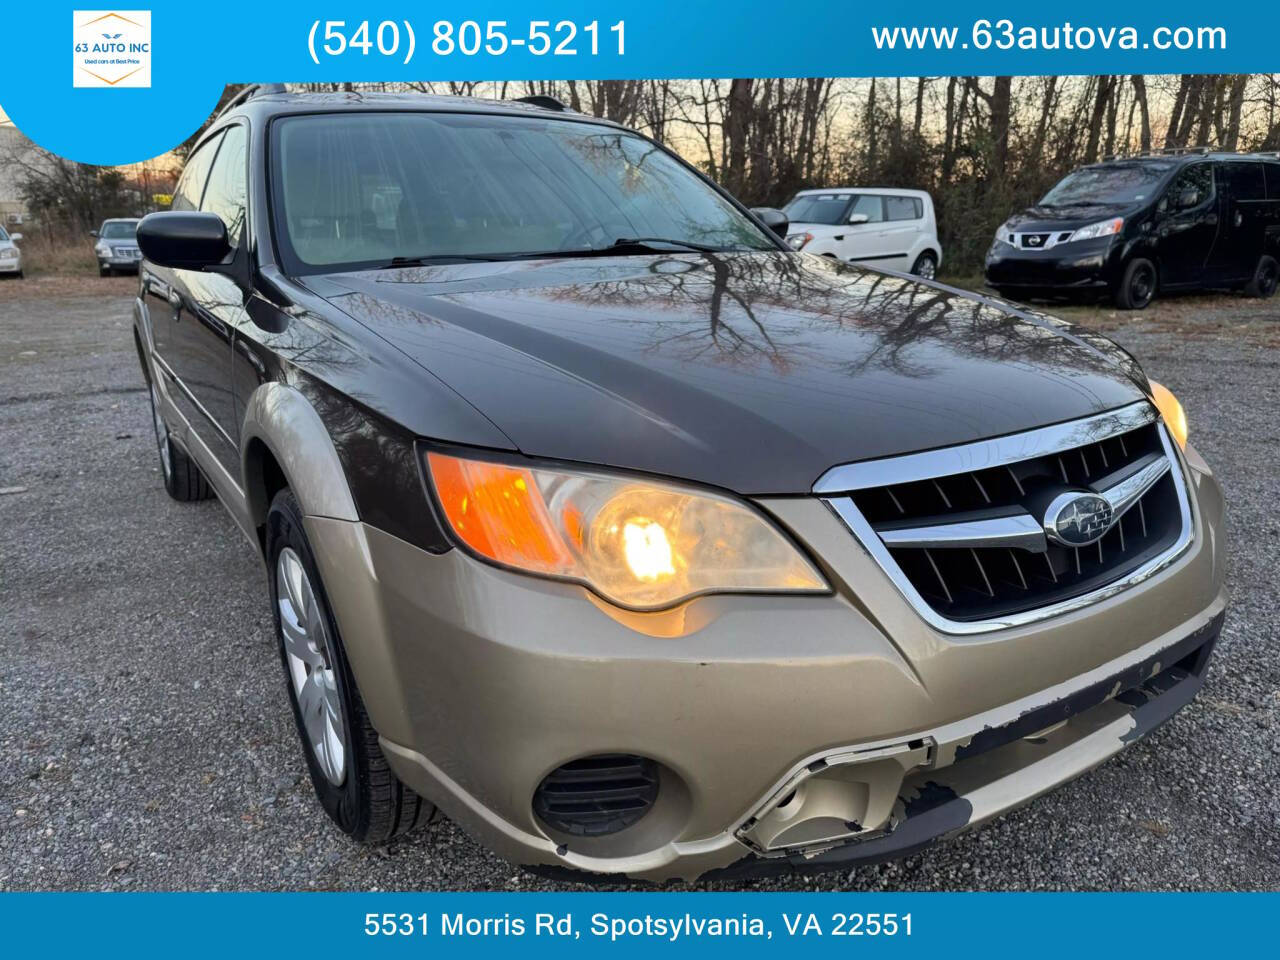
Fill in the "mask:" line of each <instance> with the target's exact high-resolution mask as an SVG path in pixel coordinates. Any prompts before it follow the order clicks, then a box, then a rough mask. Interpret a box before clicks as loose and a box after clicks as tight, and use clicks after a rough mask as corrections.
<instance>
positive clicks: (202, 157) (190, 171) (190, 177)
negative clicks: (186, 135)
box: [169, 134, 222, 210]
mask: <svg viewBox="0 0 1280 960" xmlns="http://www.w3.org/2000/svg"><path fill="white" fill-rule="evenodd" d="M221 139H222V135H221V134H217V135H216V136H214V137H213V138H212V139H210V140H206V141H205V142H204V143H202V144H201V145H200V146H199V147H198V148H197V149H196V152H195V153H193V154H192V155H191V156H190V157H188V158H187V164H186V166H185V167H183V168H182V176H181V177H179V178H178V185H177V186H176V187H175V188H174V190H173V203H172V204H170V206H169V209H170V210H199V209H200V196H201V195H202V194H203V193H204V184H205V180H207V179H208V177H209V167H210V165H211V164H212V163H213V156H214V154H215V153H217V152H218V141H219V140H221Z"/></svg>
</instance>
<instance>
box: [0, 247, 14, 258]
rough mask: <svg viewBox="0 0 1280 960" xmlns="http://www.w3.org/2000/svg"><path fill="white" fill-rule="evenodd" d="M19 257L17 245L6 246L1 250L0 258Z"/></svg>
mask: <svg viewBox="0 0 1280 960" xmlns="http://www.w3.org/2000/svg"><path fill="white" fill-rule="evenodd" d="M17 258H18V250H17V248H16V247H5V248H4V249H3V250H0V260H16V259H17Z"/></svg>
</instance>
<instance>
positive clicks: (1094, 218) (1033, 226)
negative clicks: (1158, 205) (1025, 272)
mask: <svg viewBox="0 0 1280 960" xmlns="http://www.w3.org/2000/svg"><path fill="white" fill-rule="evenodd" d="M1136 209H1138V208H1136V207H1135V206H1134V205H1132V204H1111V203H1097V204H1092V205H1091V206H1087V207H1078V206H1070V207H1028V208H1027V209H1026V210H1023V211H1022V212H1021V213H1015V214H1014V215H1013V216H1012V217H1010V218H1009V219H1008V220H1006V221H1005V226H1006V227H1008V228H1009V229H1010V230H1013V231H1014V232H1015V233H1035V232H1037V231H1040V230H1044V231H1048V232H1052V231H1054V230H1077V229H1079V228H1080V227H1087V226H1088V225H1089V224H1091V223H1097V222H1098V221H1099V220H1106V219H1108V218H1110V217H1124V216H1129V215H1130V214H1132V213H1133V212H1135V210H1136Z"/></svg>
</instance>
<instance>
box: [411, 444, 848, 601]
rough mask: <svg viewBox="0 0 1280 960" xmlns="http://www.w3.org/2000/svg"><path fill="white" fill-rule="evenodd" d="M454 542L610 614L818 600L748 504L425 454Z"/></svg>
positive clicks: (822, 587) (790, 548) (790, 547)
mask: <svg viewBox="0 0 1280 960" xmlns="http://www.w3.org/2000/svg"><path fill="white" fill-rule="evenodd" d="M426 461H427V473H428V474H429V476H430V477H431V483H432V486H433V487H434V489H435V494H436V499H437V501H438V503H439V505H440V508H441V511H442V512H443V514H444V517H445V520H446V521H447V522H448V524H449V526H450V528H451V529H452V530H453V533H454V536H455V537H456V538H457V539H458V540H459V541H460V542H461V543H462V545H463V546H465V547H466V548H467V549H469V550H470V551H471V552H472V553H473V554H475V555H476V556H477V557H479V558H480V559H481V560H485V561H488V562H490V563H494V564H497V565H499V566H503V567H508V568H511V569H514V570H519V571H521V572H523V573H530V574H534V575H536V576H541V577H551V578H554V579H558V580H571V581H575V582H577V583H581V584H583V585H585V586H587V587H589V588H590V589H591V590H593V591H595V592H596V593H598V594H599V595H600V596H602V597H604V598H605V599H606V600H609V601H611V602H613V603H615V604H618V605H619V606H623V607H628V608H631V609H637V610H654V609H660V608H663V607H670V606H672V605H674V604H677V603H679V602H681V601H682V600H687V599H689V598H690V597H695V596H698V595H699V594H705V593H826V592H828V590H829V588H828V587H827V584H826V581H825V580H823V578H822V575H821V574H820V573H818V571H817V570H816V569H815V568H814V566H813V564H812V563H810V562H809V560H808V559H807V558H806V557H805V556H804V555H803V554H802V553H801V552H800V551H799V549H798V548H797V547H796V546H795V545H794V544H793V543H791V541H790V540H788V539H787V538H786V537H785V536H783V534H782V533H781V532H780V531H779V530H778V529H777V528H776V527H775V526H773V524H772V523H770V522H769V521H768V520H766V519H765V518H764V517H763V516H762V515H760V514H759V513H757V512H756V511H755V510H754V509H753V508H751V507H750V506H748V505H747V504H746V503H744V502H741V501H738V500H734V499H732V498H730V497H726V496H721V495H720V494H715V493H711V492H709V491H694V490H691V489H689V488H686V487H682V486H679V485H676V484H667V483H656V482H653V481H648V480H640V479H632V478H623V477H610V476H607V475H605V474H594V473H577V472H569V471H565V470H560V469H550V468H542V467H531V466H518V465H511V464H504V463H494V462H491V461H486V460H471V459H463V458H461V457H454V456H449V455H446V454H442V453H436V452H434V451H431V452H428V453H427V455H426Z"/></svg>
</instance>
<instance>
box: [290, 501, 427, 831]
mask: <svg viewBox="0 0 1280 960" xmlns="http://www.w3.org/2000/svg"><path fill="white" fill-rule="evenodd" d="M267 570H268V580H269V585H270V592H271V609H272V616H273V618H274V622H275V629H276V642H277V645H278V647H279V652H280V662H281V664H282V665H283V667H284V673H285V689H286V690H287V692H288V696H289V703H290V705H291V706H292V708H293V719H294V723H295V725H296V726H297V729H298V737H299V739H300V740H301V742H302V752H303V755H304V756H305V757H306V762H307V770H308V772H309V773H310V775H311V783H312V786H313V787H314V788H315V791H316V797H317V799H319V801H320V805H321V806H322V807H323V808H324V811H325V813H327V814H328V815H329V817H330V819H332V820H333V822H334V823H335V824H337V825H338V828H339V829H340V830H341V831H342V832H343V833H345V834H347V835H348V836H349V837H352V838H353V839H355V840H359V841H361V842H365V843H385V842H387V841H388V840H391V839H393V838H395V837H399V836H402V835H404V834H406V833H408V832H409V831H411V830H413V829H414V828H415V827H418V826H420V825H422V824H425V823H426V822H427V821H428V820H430V819H431V816H432V815H433V814H434V813H435V807H434V806H433V805H432V804H431V803H430V802H428V801H426V800H424V799H423V798H422V797H420V796H418V795H417V794H416V793H414V792H413V790H411V789H410V788H409V787H407V786H405V784H403V783H402V782H401V781H400V780H399V778H397V777H396V775H395V773H393V772H392V770H391V768H390V766H388V765H387V760H386V757H385V756H384V755H383V753H382V748H381V746H379V744H378V733H377V731H376V730H374V728H373V724H372V723H370V722H369V715H368V713H367V712H366V711H365V706H364V700H363V698H362V697H361V696H360V691H359V689H358V688H357V687H356V681H355V677H354V676H353V674H352V672H351V665H350V662H349V661H348V660H347V656H346V652H345V651H344V649H343V646H342V639H341V637H340V636H339V633H338V625H337V622H336V620H335V619H334V617H333V611H332V610H331V609H330V606H329V599H328V595H327V594H326V593H325V590H324V584H323V583H322V582H321V580H320V574H319V572H318V569H317V567H316V563H315V555H314V553H313V552H312V550H311V544H310V543H309V542H308V540H307V535H306V532H305V530H304V529H303V525H302V510H301V508H300V507H299V506H298V501H297V500H296V499H295V498H294V496H293V492H292V491H291V490H289V489H288V488H287V487H286V488H285V489H283V490H281V491H280V492H279V493H278V494H276V496H275V499H274V500H272V502H271V509H270V511H269V512H268V514H267ZM299 573H300V574H301V577H300V578H299V577H298V576H297V574H299ZM308 601H309V602H308ZM299 607H301V608H303V610H304V611H306V612H305V613H304V614H303V615H299V614H298V608H299ZM304 621H305V623H304ZM286 631H287V632H286ZM299 651H301V652H302V654H303V656H301V657H299V656H297V652H299ZM304 698H305V699H306V701H307V705H306V706H303V704H302V700H303V699H304ZM304 711H305V715H304ZM339 746H340V748H341V749H340V751H339V749H338V747H339Z"/></svg>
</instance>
